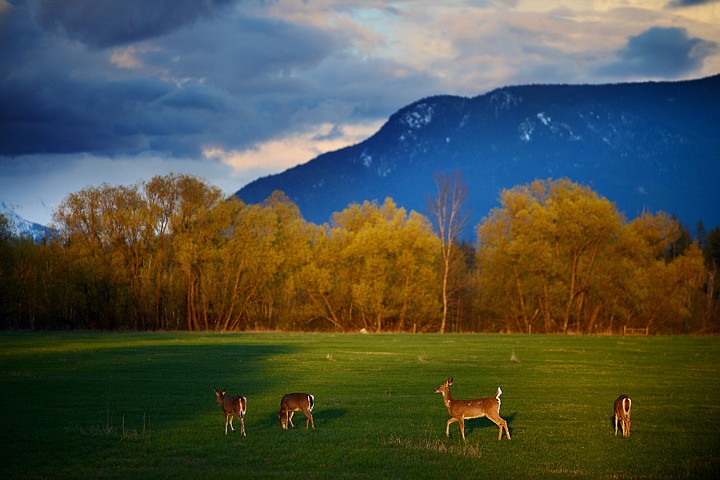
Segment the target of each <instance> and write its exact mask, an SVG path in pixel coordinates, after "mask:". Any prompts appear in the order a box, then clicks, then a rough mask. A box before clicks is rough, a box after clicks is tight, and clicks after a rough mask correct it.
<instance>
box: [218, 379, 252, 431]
mask: <svg viewBox="0 0 720 480" xmlns="http://www.w3.org/2000/svg"><path fill="white" fill-rule="evenodd" d="M227 389H228V387H225V388H223V389H222V390H218V389H217V388H215V387H213V390H215V400H216V401H217V404H218V405H220V406H221V407H222V409H223V412H225V435H227V433H228V424H230V429H231V430H232V431H233V432H234V431H235V427H233V423H232V422H233V416H236V417H237V418H238V420H240V433H242V435H243V437H244V436H246V434H245V411H246V410H247V398H245V397H243V396H242V395H226V393H227Z"/></svg>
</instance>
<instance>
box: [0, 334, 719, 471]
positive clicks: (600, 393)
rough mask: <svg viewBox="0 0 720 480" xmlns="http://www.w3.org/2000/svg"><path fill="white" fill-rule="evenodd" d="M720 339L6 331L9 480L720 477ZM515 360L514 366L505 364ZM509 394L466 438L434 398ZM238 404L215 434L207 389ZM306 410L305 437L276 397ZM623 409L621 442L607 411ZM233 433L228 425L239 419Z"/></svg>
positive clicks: (5, 466)
mask: <svg viewBox="0 0 720 480" xmlns="http://www.w3.org/2000/svg"><path fill="white" fill-rule="evenodd" d="M719 347H720V341H719V340H718V339H717V338H702V337H567V336H540V335H535V336H515V335H442V336H441V335H330V334H232V335H231V334H182V333H147V334H130V333H127V334H103V333H78V334H75V333H73V334H55V333H49V334H30V333H12V334H0V409H1V411H2V416H1V417H0V418H2V419H1V420H0V427H1V428H0V441H1V442H2V445H3V447H2V448H3V457H4V459H3V461H2V462H0V477H2V478H30V479H34V478H37V479H40V478H85V477H92V478H95V479H110V478H127V477H136V478H208V477H210V476H213V477H214V476H218V477H221V476H225V477H228V478H298V476H300V477H302V478H434V479H441V478H494V479H497V478H617V479H631V478H693V479H694V478H717V477H718V474H720V369H719V368H718V367H719V366H720V348H719ZM513 352H514V353H515V355H516V356H517V359H518V361H511V356H512V354H513ZM448 376H453V377H454V379H455V383H454V385H453V395H454V397H455V398H475V397H480V396H492V395H493V394H494V392H495V388H496V387H497V386H498V385H499V386H501V387H502V389H503V392H504V393H503V396H502V401H503V403H502V409H501V415H502V416H503V418H505V419H506V420H507V421H508V423H509V426H510V433H511V435H512V440H510V441H508V440H506V439H503V440H502V441H500V442H498V441H497V427H496V426H495V425H494V424H492V423H491V422H490V421H489V420H487V419H477V420H471V421H468V422H467V424H466V435H467V441H466V442H463V441H462V439H461V438H460V432H459V429H458V426H457V424H453V425H452V426H451V434H452V437H451V438H449V439H448V438H446V437H445V422H446V421H447V420H448V418H449V416H448V414H447V411H446V410H445V408H444V406H443V405H442V401H441V397H440V395H439V394H434V393H433V389H434V388H435V387H436V386H438V385H439V384H440V383H442V381H443V380H444V379H445V378H447V377H448ZM225 385H228V386H229V390H228V393H229V394H243V395H245V396H247V397H248V413H247V418H246V428H247V437H242V436H240V435H239V434H238V433H237V432H236V433H234V434H230V435H227V436H225V435H224V419H223V414H222V411H221V409H220V407H219V406H218V405H216V404H215V395H214V393H213V390H212V387H213V386H216V387H218V388H222V387H225ZM290 391H307V392H309V393H313V394H314V395H315V399H316V407H315V410H314V412H313V413H314V417H315V425H316V430H315V431H305V429H304V427H305V421H304V417H303V416H302V415H301V414H300V415H299V416H298V415H296V416H295V418H296V419H297V421H296V422H295V424H296V425H297V426H298V429H297V430H294V431H283V430H281V428H280V423H279V421H278V419H277V416H276V413H277V410H278V406H279V401H280V397H281V396H282V394H284V393H287V392H290ZM621 393H626V394H628V395H630V396H631V397H632V398H633V409H634V410H633V417H632V418H633V426H632V435H631V437H630V438H623V437H621V436H617V437H615V436H614V435H613V426H612V403H613V401H614V400H615V398H617V396H618V395H619V394H621ZM235 423H236V429H237V428H238V426H237V423H238V422H237V421H236V422H235Z"/></svg>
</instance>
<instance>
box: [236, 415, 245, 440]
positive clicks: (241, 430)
mask: <svg viewBox="0 0 720 480" xmlns="http://www.w3.org/2000/svg"><path fill="white" fill-rule="evenodd" d="M238 418H239V419H240V433H242V436H243V437H246V436H247V435H246V434H245V415H238Z"/></svg>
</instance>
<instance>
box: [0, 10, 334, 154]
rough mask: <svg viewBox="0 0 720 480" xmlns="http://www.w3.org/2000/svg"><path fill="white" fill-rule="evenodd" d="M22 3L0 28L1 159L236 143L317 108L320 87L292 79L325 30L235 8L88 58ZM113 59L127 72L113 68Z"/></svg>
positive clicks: (322, 45) (310, 60)
mask: <svg viewBox="0 0 720 480" xmlns="http://www.w3.org/2000/svg"><path fill="white" fill-rule="evenodd" d="M60 3H63V2H60ZM93 3H95V2H93ZM97 3H102V4H106V3H105V2H97ZM148 3H149V4H153V5H154V3H153V2H148ZM108 4H109V5H111V6H112V7H113V8H114V7H115V6H116V5H117V3H116V2H109V3H108ZM28 5H31V4H20V6H18V7H12V8H11V10H10V11H9V13H8V14H7V15H6V18H4V19H3V20H4V24H5V25H4V26H6V27H9V28H3V29H0V45H4V47H3V46H0V122H2V125H3V128H2V129H1V131H0V155H22V154H32V153H73V152H77V153H81V152H95V153H102V154H106V155H113V154H115V153H117V154H124V153H133V152H139V151H142V150H147V149H152V150H159V151H164V152H167V153H171V154H178V155H184V156H191V157H192V156H195V157H197V156H198V155H200V153H201V150H202V147H203V145H204V144H218V145H224V146H226V147H227V148H243V146H244V145H245V146H249V145H251V144H253V143H254V142H257V141H262V140H263V139H267V138H272V136H273V135H277V134H278V133H279V132H283V131H284V130H285V131H287V130H289V131H292V130H293V129H296V128H300V127H302V126H301V125H298V124H297V123H295V122H298V119H297V118H296V116H295V110H297V109H300V110H302V109H304V108H309V109H313V108H316V107H317V106H316V105H313V102H320V103H322V102H323V101H325V100H324V99H323V98H322V97H323V95H325V94H327V89H325V88H324V87H323V86H322V85H319V84H318V83H316V82H314V81H313V80H312V79H307V78H302V76H301V75H298V74H297V73H298V72H303V71H306V70H307V69H309V68H313V67H315V66H317V65H318V64H320V63H321V62H322V61H323V60H324V59H325V58H327V57H328V56H330V55H332V54H333V53H334V51H336V50H337V49H338V48H340V44H339V43H338V41H336V40H334V39H333V38H332V37H331V36H330V35H328V34H327V33H325V32H322V31H319V30H315V29H312V28H309V27H304V26H299V25H294V24H290V23H288V22H285V21H282V20H277V19H271V18H263V17H252V16H244V15H241V14H239V13H236V14H235V15H234V16H232V17H231V18H225V19H224V21H223V22H220V23H218V22H198V23H196V24H195V25H193V26H192V27H191V28H187V29H181V30H180V31H177V32H174V33H171V34H169V35H166V36H164V37H162V38H158V39H155V40H154V41H153V43H152V44H141V45H139V46H137V47H130V48H118V49H115V50H108V51H105V52H98V51H95V52H94V53H93V52H88V51H87V49H85V48H84V47H83V46H82V45H80V44H78V43H77V42H64V41H57V39H56V38H57V35H56V34H55V33H54V32H50V33H48V32H45V31H43V30H42V29H41V28H40V26H39V25H38V24H37V22H36V16H35V15H34V14H33V10H32V8H31V7H30V6H28ZM71 5H72V6H73V7H78V5H80V2H72V3H71ZM203 5H209V3H207V2H206V3H204V4H203ZM153 8H154V7H153ZM151 11H154V10H153V9H151ZM96 20H97V19H96ZM146 31H147V30H146ZM114 38H119V37H114ZM93 42H95V44H96V45H99V44H100V43H99V41H97V39H95V40H93ZM117 53H121V54H123V53H124V54H126V55H128V58H130V57H132V60H133V61H135V62H137V66H136V67H121V68H117V67H114V66H113V65H111V57H112V55H114V54H117Z"/></svg>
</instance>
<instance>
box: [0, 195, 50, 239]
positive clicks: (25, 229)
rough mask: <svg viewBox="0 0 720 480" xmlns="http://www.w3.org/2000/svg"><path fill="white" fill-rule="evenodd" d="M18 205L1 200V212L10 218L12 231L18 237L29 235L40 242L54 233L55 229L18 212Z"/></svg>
mask: <svg viewBox="0 0 720 480" xmlns="http://www.w3.org/2000/svg"><path fill="white" fill-rule="evenodd" d="M16 210H17V205H15V204H12V203H7V202H0V213H1V214H3V215H5V216H6V217H7V218H8V219H9V220H10V226H11V228H12V232H13V233H14V234H15V236H16V237H29V238H32V239H33V241H35V242H40V241H42V240H43V239H44V238H48V237H49V236H51V235H52V234H53V229H52V228H50V227H46V226H44V225H40V224H39V223H35V222H31V221H29V220H26V219H24V218H23V217H21V216H20V215H18V214H17V212H16Z"/></svg>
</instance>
